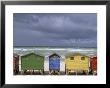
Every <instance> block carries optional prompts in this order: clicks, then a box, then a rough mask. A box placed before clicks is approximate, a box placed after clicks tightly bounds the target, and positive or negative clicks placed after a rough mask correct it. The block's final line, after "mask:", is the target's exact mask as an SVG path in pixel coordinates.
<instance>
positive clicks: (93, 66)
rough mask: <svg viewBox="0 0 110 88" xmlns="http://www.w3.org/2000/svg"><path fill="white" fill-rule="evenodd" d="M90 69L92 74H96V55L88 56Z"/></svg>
mask: <svg viewBox="0 0 110 88" xmlns="http://www.w3.org/2000/svg"><path fill="white" fill-rule="evenodd" d="M90 69H91V70H92V72H93V74H97V56H93V57H91V58H90Z"/></svg>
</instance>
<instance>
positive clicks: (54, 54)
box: [49, 53, 60, 58]
mask: <svg viewBox="0 0 110 88" xmlns="http://www.w3.org/2000/svg"><path fill="white" fill-rule="evenodd" d="M53 56H58V57H60V55H58V54H56V53H53V54H52V55H50V56H49V58H50V57H53Z"/></svg>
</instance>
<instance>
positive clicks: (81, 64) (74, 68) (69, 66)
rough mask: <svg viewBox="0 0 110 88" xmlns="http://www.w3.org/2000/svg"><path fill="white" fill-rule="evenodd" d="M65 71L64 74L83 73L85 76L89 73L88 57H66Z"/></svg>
mask: <svg viewBox="0 0 110 88" xmlns="http://www.w3.org/2000/svg"><path fill="white" fill-rule="evenodd" d="M65 69H66V74H70V73H72V72H74V73H78V72H85V73H86V74H87V73H88V72H89V57H88V56H86V55H82V54H80V53H75V54H72V55H68V56H66V59H65Z"/></svg>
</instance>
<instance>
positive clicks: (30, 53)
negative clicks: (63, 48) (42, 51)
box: [22, 52, 44, 57]
mask: <svg viewBox="0 0 110 88" xmlns="http://www.w3.org/2000/svg"><path fill="white" fill-rule="evenodd" d="M31 54H35V55H36V56H41V57H44V56H42V55H39V54H36V53H34V52H31V53H27V54H24V55H22V56H26V55H31Z"/></svg>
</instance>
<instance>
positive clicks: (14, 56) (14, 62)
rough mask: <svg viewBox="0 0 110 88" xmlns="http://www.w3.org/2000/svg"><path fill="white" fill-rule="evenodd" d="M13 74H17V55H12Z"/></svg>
mask: <svg viewBox="0 0 110 88" xmlns="http://www.w3.org/2000/svg"><path fill="white" fill-rule="evenodd" d="M13 73H14V74H15V75H16V74H18V73H19V55H17V54H15V53H14V54H13Z"/></svg>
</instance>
